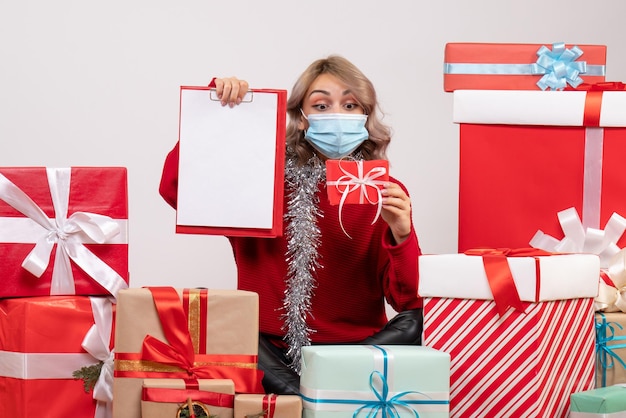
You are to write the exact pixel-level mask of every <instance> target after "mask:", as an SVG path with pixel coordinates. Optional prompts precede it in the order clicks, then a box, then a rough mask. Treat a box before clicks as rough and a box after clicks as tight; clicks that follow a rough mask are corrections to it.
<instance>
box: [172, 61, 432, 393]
mask: <svg viewBox="0 0 626 418" xmlns="http://www.w3.org/2000/svg"><path fill="white" fill-rule="evenodd" d="M211 86H213V87H215V89H216V92H217V95H218V97H219V98H220V99H221V101H222V105H224V106H231V107H232V106H236V105H238V104H239V103H241V99H242V98H243V97H244V95H245V93H246V91H247V90H248V83H247V82H246V81H243V80H239V79H237V78H218V79H214V80H213V81H212V84H211ZM287 108H288V109H287V111H288V116H289V118H288V119H289V122H288V126H287V134H286V163H285V206H284V207H285V214H284V219H285V227H284V231H283V232H284V233H283V236H281V237H278V238H271V239H268V238H241V237H229V240H230V243H231V245H232V248H233V253H234V258H235V263H236V264H237V272H238V282H237V283H238V285H237V286H238V289H241V290H248V291H253V292H256V293H258V294H259V301H260V312H259V329H260V333H261V334H260V336H259V337H260V338H259V368H260V369H262V370H263V371H264V374H265V377H264V379H263V385H264V388H265V390H266V391H267V392H268V393H278V394H294V393H298V391H299V376H298V372H299V361H300V349H301V347H302V346H304V345H309V344H420V341H421V331H422V311H421V308H422V300H421V299H420V298H419V297H418V295H417V282H418V269H417V258H418V255H419V254H420V249H419V245H418V240H417V236H416V234H415V230H414V228H413V223H412V220H411V200H410V198H409V196H408V193H407V190H406V188H405V187H404V186H403V185H402V183H400V182H399V181H398V180H396V179H394V178H390V180H389V182H388V183H386V184H385V185H384V189H383V191H382V195H383V202H382V211H381V216H380V218H379V219H378V220H377V221H376V222H375V223H374V224H373V225H372V224H371V222H372V219H374V218H375V214H376V207H375V205H369V204H364V205H345V206H344V207H343V209H342V214H341V217H342V225H343V228H342V226H341V225H340V222H339V213H338V207H337V206H331V205H330V203H329V201H328V197H327V191H326V185H325V160H326V159H328V158H331V159H339V158H352V159H359V160H360V159H364V160H374V159H386V149H387V146H388V145H389V142H390V140H391V135H390V129H389V128H388V127H387V126H385V125H384V124H383V123H382V122H381V120H380V115H379V109H378V104H377V101H376V93H375V90H374V87H373V85H372V83H371V82H370V81H369V80H368V79H367V78H366V77H365V75H363V73H362V72H361V71H360V70H359V69H357V68H356V67H355V66H354V65H353V64H352V63H350V62H349V61H348V60H346V59H345V58H342V57H340V56H330V57H328V58H325V59H320V60H317V61H315V62H313V63H312V64H311V65H310V66H309V67H308V68H307V69H306V70H305V71H304V73H303V74H302V75H301V76H300V78H299V79H298V80H297V81H296V83H295V85H294V87H293V89H292V92H291V95H290V98H289V100H288V103H287ZM177 173H178V144H177V145H176V146H175V147H174V149H173V150H172V151H171V152H170V153H169V154H168V156H167V159H166V161H165V166H164V169H163V175H162V178H161V185H160V193H161V195H162V196H163V198H164V199H165V200H166V201H167V202H168V203H169V204H170V205H171V206H173V207H176V193H177ZM233 209H236V208H233ZM344 229H345V231H347V232H348V233H349V235H350V237H348V236H347V234H346V233H345V232H344ZM385 300H386V301H387V302H388V303H389V304H390V305H391V306H392V307H393V308H394V309H395V310H396V311H397V312H399V314H398V315H396V316H395V317H394V318H393V319H392V320H391V321H389V322H388V320H387V316H386V314H385Z"/></svg>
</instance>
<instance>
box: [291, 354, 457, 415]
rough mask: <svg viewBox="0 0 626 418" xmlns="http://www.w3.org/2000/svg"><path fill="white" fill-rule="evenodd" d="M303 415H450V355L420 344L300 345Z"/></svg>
mask: <svg viewBox="0 0 626 418" xmlns="http://www.w3.org/2000/svg"><path fill="white" fill-rule="evenodd" d="M301 369H302V373H301V377H300V395H301V396H302V401H303V406H304V411H303V415H302V416H303V418H344V417H345V418H349V417H353V418H358V417H365V418H368V417H388V418H405V417H412V418H416V417H419V418H444V417H446V418H447V417H449V397H450V395H449V393H450V392H449V390H450V355H449V354H447V353H445V352H442V351H438V350H435V349H433V348H430V347H422V346H395V345H394V346H388V345H384V346H378V345H332V346H331V345H321V346H308V347H303V348H302V362H301Z"/></svg>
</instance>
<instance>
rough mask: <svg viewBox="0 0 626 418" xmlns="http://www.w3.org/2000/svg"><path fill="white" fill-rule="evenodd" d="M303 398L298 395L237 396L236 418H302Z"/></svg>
mask: <svg viewBox="0 0 626 418" xmlns="http://www.w3.org/2000/svg"><path fill="white" fill-rule="evenodd" d="M300 417H302V398H301V397H300V396H298V395H276V394H268V395H249V394H239V395H235V418H300Z"/></svg>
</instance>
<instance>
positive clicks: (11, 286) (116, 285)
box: [0, 167, 129, 297]
mask: <svg viewBox="0 0 626 418" xmlns="http://www.w3.org/2000/svg"><path fill="white" fill-rule="evenodd" d="M14 188H16V189H18V190H19V191H20V192H19V194H20V195H19V196H17V195H16V191H15V190H14ZM127 194H128V192H127V178H126V169H125V168H122V167H72V168H45V167H14V168H13V167H2V168H0V261H1V263H0V276H1V277H2V286H0V296H2V297H14V296H42V295H50V294H77V295H108V294H113V295H116V294H117V292H118V291H119V289H122V288H125V287H127V284H128V279H129V274H128V198H127ZM52 196H54V198H53V197H52ZM25 201H29V202H28V203H27V202H25ZM22 211H26V212H27V213H28V215H27V214H25V213H23V212H22ZM55 217H56V218H57V219H56V220H55ZM105 217H106V218H105ZM59 237H60V238H59ZM46 240H47V241H48V242H50V241H51V242H53V244H54V246H50V247H49V248H47V249H46V250H44V247H46V245H44V243H45V242H47V241H46ZM59 243H61V244H62V245H60V244H59ZM35 244H37V247H36V246H35ZM35 247H36V248H37V251H36V254H31V251H33V250H34V249H35ZM63 249H65V251H62V250H63ZM49 250H51V252H50V253H48V251H49ZM61 254H68V255H69V258H67V262H68V263H69V269H68V270H69V271H67V270H66V269H65V268H64V267H65V266H64V262H63V260H59V261H57V260H56V259H57V257H58V256H60V255H61ZM29 255H30V258H29ZM35 256H38V257H35ZM29 260H30V261H29ZM70 260H71V261H70ZM23 263H25V265H26V266H29V265H33V266H34V269H33V270H34V271H31V270H26V267H24V268H23V267H22V264H23Z"/></svg>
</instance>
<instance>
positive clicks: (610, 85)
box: [566, 81, 626, 127]
mask: <svg viewBox="0 0 626 418" xmlns="http://www.w3.org/2000/svg"><path fill="white" fill-rule="evenodd" d="M566 90H576V91H580V90H583V91H586V92H587V96H586V97H585V113H584V116H583V126H591V127H598V126H600V111H601V109H602V92H605V91H620V90H626V84H624V83H622V82H620V81H606V82H602V83H594V84H589V83H583V84H581V85H579V86H578V87H576V88H575V89H573V88H568V89H566Z"/></svg>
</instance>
